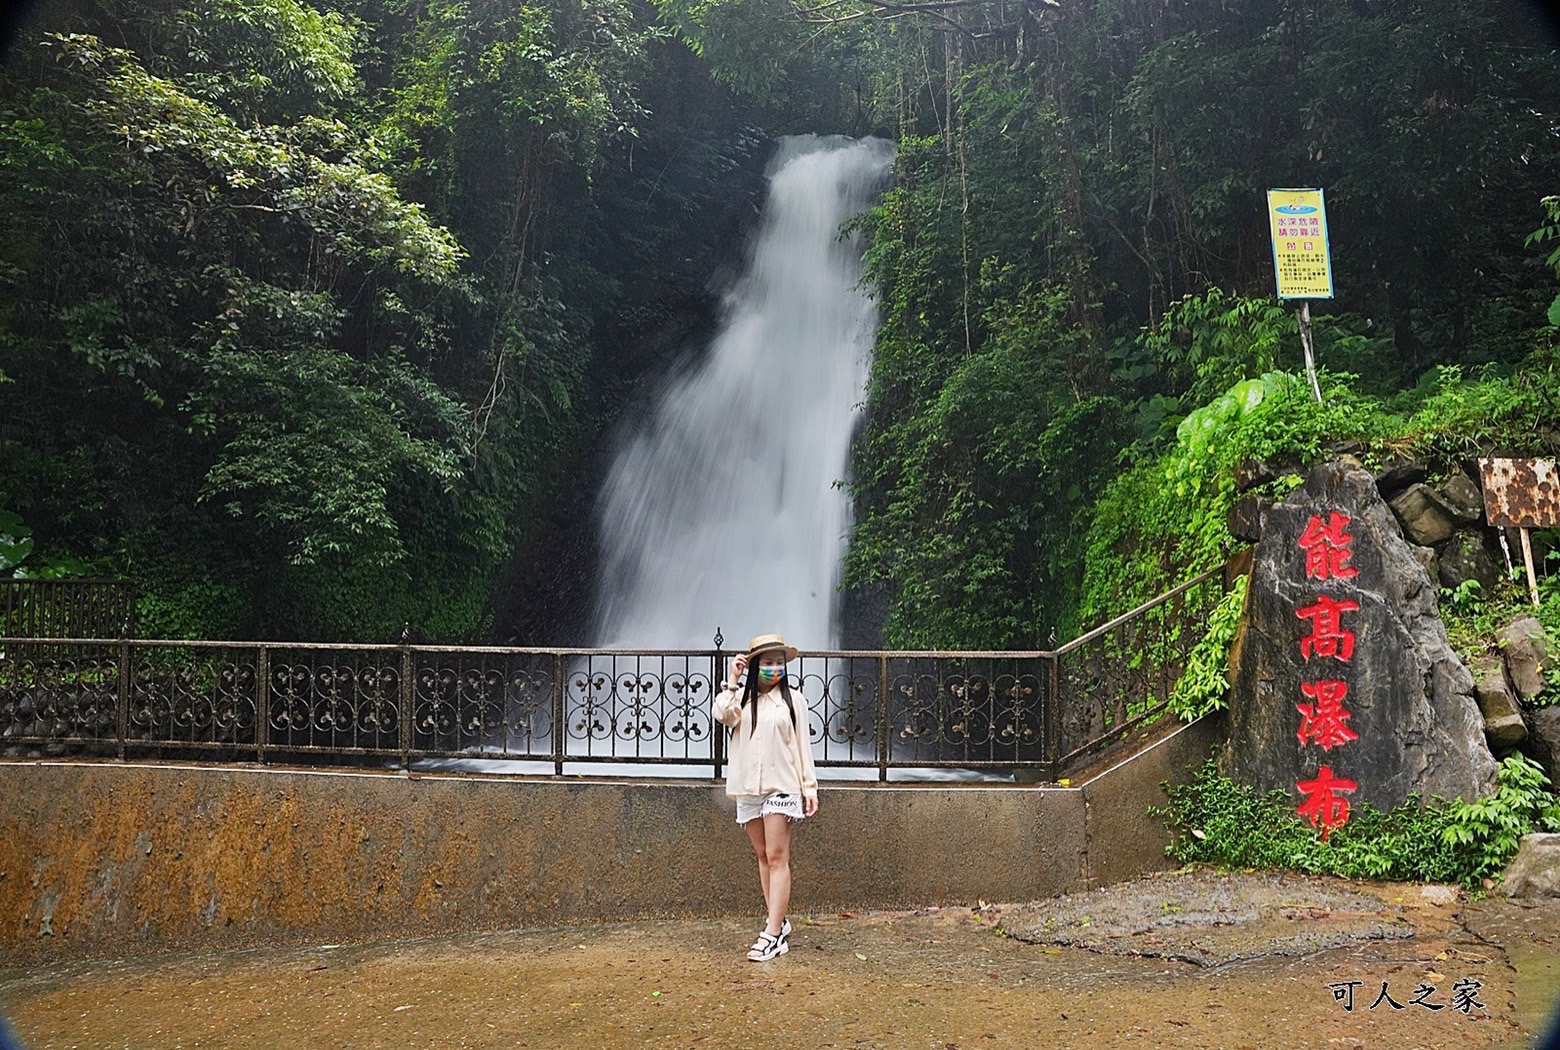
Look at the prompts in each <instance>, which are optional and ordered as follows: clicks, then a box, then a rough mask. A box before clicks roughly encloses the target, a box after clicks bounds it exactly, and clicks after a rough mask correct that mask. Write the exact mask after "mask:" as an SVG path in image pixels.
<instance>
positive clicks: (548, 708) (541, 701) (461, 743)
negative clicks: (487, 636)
mask: <svg viewBox="0 0 1560 1050" xmlns="http://www.w3.org/2000/svg"><path fill="white" fill-rule="evenodd" d="M413 660H414V666H415V668H416V670H415V671H414V673H413V675H412V737H411V749H412V750H413V751H414V752H419V753H423V754H470V753H483V754H490V755H492V756H494V757H497V758H548V757H550V755H551V754H552V748H553V732H554V726H553V707H552V701H553V688H554V685H555V679H556V673H555V666H556V657H555V656H553V655H552V654H551V653H487V652H457V651H440V652H429V651H418V650H413Z"/></svg>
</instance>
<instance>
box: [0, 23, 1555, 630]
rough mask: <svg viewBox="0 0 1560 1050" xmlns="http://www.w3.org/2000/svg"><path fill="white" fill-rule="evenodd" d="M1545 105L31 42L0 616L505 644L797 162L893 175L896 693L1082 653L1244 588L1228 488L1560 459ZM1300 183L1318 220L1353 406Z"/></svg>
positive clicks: (958, 30) (549, 53)
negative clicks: (99, 589)
mask: <svg viewBox="0 0 1560 1050" xmlns="http://www.w3.org/2000/svg"><path fill="white" fill-rule="evenodd" d="M1557 72H1560V59H1557V54H1556V43H1555V39H1554V37H1553V36H1552V35H1550V32H1549V27H1548V26H1547V25H1546V24H1545V23H1544V21H1543V18H1542V15H1541V14H1540V7H1539V6H1538V5H1529V4H1526V3H1523V2H1521V0H1494V2H1474V0H1435V2H1429V0H1422V2H1413V0H1350V2H1346V3H1345V2H1338V0H1237V2H1225V3H1211V2H1191V0H1173V2H1170V3H1166V2H1164V0H933V2H931V3H913V4H912V3H898V2H889V0H791V2H786V0H656V5H655V6H653V7H652V6H649V5H648V4H645V3H635V2H631V0H542V2H537V3H531V4H522V3H517V2H513V0H314V2H313V3H304V2H301V0H209V2H204V3H200V4H185V3H183V2H182V0H59V2H49V3H44V4H42V5H40V6H39V7H38V8H37V10H36V11H35V17H34V18H33V20H32V21H31V22H30V23H28V24H27V25H26V26H25V27H24V29H23V30H22V32H21V33H20V34H19V36H18V39H17V40H16V41H15V42H14V44H13V46H12V47H11V50H10V51H9V53H8V54H7V56H6V59H5V63H4V66H3V67H0V224H3V226H0V406H3V411H0V571H8V570H9V569H12V568H15V569H16V570H17V571H21V572H26V573H31V574H34V575H40V574H74V575H126V576H129V577H131V578H133V579H135V580H136V581H137V582H138V583H139V584H140V585H141V587H142V589H143V593H144V598H143V601H142V619H141V629H142V633H144V634H148V635H162V636H170V635H172V636H178V635H204V636H218V637H220V636H235V635H256V636H262V637H266V636H277V635H285V636H292V637H313V638H361V639H383V638H386V637H390V636H394V635H396V634H398V632H399V630H400V626H401V624H402V623H403V622H409V623H410V624H411V625H412V630H413V632H414V633H415V634H416V635H417V636H418V637H423V638H431V639H457V638H485V637H491V636H492V634H493V633H494V632H495V631H498V632H502V631H504V630H505V629H506V628H508V627H509V626H511V624H510V623H509V622H507V621H506V618H505V615H504V614H503V613H502V612H501V611H499V610H500V606H501V605H502V595H503V594H504V592H505V590H506V588H508V587H510V586H512V584H513V581H515V580H517V579H518V580H525V579H531V578H535V577H536V576H537V574H538V572H539V570H540V567H541V563H542V562H544V561H546V560H548V558H549V557H551V556H552V553H553V552H554V551H555V546H554V545H555V544H556V542H557V541H556V536H557V534H558V533H559V532H561V531H568V530H578V529H579V527H580V518H579V514H577V513H576V514H569V513H561V512H560V510H559V508H562V509H563V511H565V512H567V511H570V510H579V509H580V508H583V507H585V506H588V502H587V501H582V500H581V498H580V495H579V493H578V491H577V489H578V488H579V486H580V485H581V484H582V482H583V481H585V480H587V479H585V478H583V477H582V476H581V459H580V455H581V454H580V451H579V450H580V448H581V447H582V446H583V445H586V444H588V443H589V442H590V441H591V440H593V436H594V435H596V434H598V433H599V432H600V431H601V430H602V428H603V427H605V426H607V425H609V424H610V421H611V418H612V414H613V412H614V411H615V410H616V409H617V408H619V407H621V405H622V403H623V387H624V385H625V384H631V383H632V381H633V378H634V377H635V376H636V375H639V374H641V373H642V372H643V370H644V369H645V368H647V367H648V365H647V364H646V362H645V361H644V360H642V359H641V358H642V357H643V356H644V354H645V353H649V352H650V351H645V350H643V348H644V347H646V346H654V345H655V344H656V340H657V338H658V333H664V332H665V331H666V330H667V329H668V327H675V325H676V324H677V323H678V321H677V318H678V316H680V315H683V314H686V313H687V312H688V311H689V310H691V309H693V305H692V304H695V303H696V301H697V300H699V298H700V297H701V296H702V295H703V294H704V293H703V291H702V288H703V284H702V282H703V280H704V278H705V276H707V267H705V268H704V269H701V266H703V263H701V262H700V261H699V260H700V259H703V258H707V256H708V255H709V253H710V251H711V250H712V249H711V246H712V245H714V244H717V243H718V242H719V241H721V240H722V239H727V238H729V237H730V235H731V230H732V228H733V227H732V225H731V220H730V202H731V201H732V199H734V198H736V197H738V196H739V195H740V194H742V193H750V192H751V184H752V175H753V173H754V172H755V171H758V170H760V169H761V164H762V160H763V155H764V152H765V149H766V144H767V142H768V141H769V140H770V138H771V137H772V136H773V135H775V134H779V133H792V132H805V131H816V132H844V133H848V134H857V135H859V134H878V135H883V136H886V137H890V138H893V139H895V140H896V141H897V142H898V144H899V155H898V160H897V162H896V172H895V174H896V183H895V186H894V188H893V189H892V190H891V191H890V192H889V193H888V195H887V197H886V198H885V199H884V201H883V203H882V205H881V206H880V207H878V208H877V209H876V210H874V211H873V212H872V213H870V214H869V215H867V216H865V217H863V219H862V220H861V224H862V226H863V228H864V229H865V230H866V231H867V232H868V233H869V234H870V243H871V248H870V251H869V257H868V269H869V280H870V282H871V283H872V285H873V286H874V288H875V289H876V291H877V292H878V294H879V296H880V298H881V303H882V311H883V327H882V330H881V332H880V335H879V338H878V341H877V345H876V348H875V357H874V363H873V370H872V378H871V383H870V389H869V392H868V399H867V410H868V412H867V423H866V427H865V431H864V434H863V436H862V439H861V441H860V444H859V448H858V451H857V455H856V463H855V468H854V477H853V478H852V479H851V483H852V485H853V488H854V491H855V493H856V497H857V501H858V508H859V509H858V524H857V527H856V530H855V534H854V535H853V537H852V543H851V548H850V553H849V557H848V564H847V571H848V578H849V583H850V585H851V586H852V587H855V588H858V589H861V590H864V591H869V592H872V593H875V594H877V595H878V596H879V597H880V598H881V599H882V603H883V604H884V606H885V607H886V608H887V610H888V614H887V616H888V619H887V623H886V624H885V626H884V636H885V641H886V642H887V643H888V644H891V645H895V646H908V647H920V646H927V647H940V648H941V647H947V648H951V647H966V646H967V647H973V648H980V649H992V648H1004V647H1010V646H1016V647H1028V646H1032V645H1035V644H1037V643H1041V642H1043V641H1044V639H1045V637H1046V636H1047V634H1048V633H1049V632H1050V631H1051V630H1053V629H1055V630H1057V631H1059V632H1060V634H1061V635H1062V636H1063V637H1066V636H1067V635H1068V634H1070V633H1072V632H1073V631H1075V630H1076V629H1077V628H1078V627H1079V626H1080V625H1086V624H1087V623H1089V622H1091V621H1093V620H1095V619H1097V618H1098V617H1100V616H1102V615H1105V614H1108V613H1110V612H1113V611H1117V610H1119V609H1120V608H1122V607H1124V603H1127V602H1130V601H1132V600H1133V599H1135V598H1138V597H1142V596H1146V595H1149V594H1152V593H1155V592H1157V591H1159V590H1161V589H1163V587H1164V585H1165V584H1167V583H1169V582H1173V581H1174V580H1175V579H1176V578H1178V577H1180V576H1183V575H1185V574H1188V573H1190V572H1193V571H1195V570H1197V569H1201V568H1203V567H1206V566H1207V565H1209V564H1212V563H1213V562H1215V561H1216V560H1217V558H1218V557H1219V554H1220V550H1221V548H1222V545H1223V544H1224V543H1225V542H1226V541H1227V540H1228V533H1227V530H1226V527H1225V514H1226V511H1227V509H1228V506H1229V503H1230V500H1231V498H1232V477H1231V471H1232V468H1233V466H1234V464H1235V463H1236V462H1238V461H1239V460H1241V459H1244V458H1249V457H1277V458H1282V457H1290V458H1293V459H1298V460H1301V461H1308V460H1311V459H1315V458H1317V457H1319V456H1322V455H1325V454H1327V453H1328V452H1329V451H1330V450H1333V449H1336V448H1338V447H1340V443H1347V447H1349V448H1351V449H1352V450H1353V451H1355V452H1356V454H1359V455H1361V456H1363V457H1366V458H1367V459H1369V458H1381V457H1385V456H1388V455H1417V456H1420V457H1423V458H1425V459H1426V460H1428V461H1430V462H1431V463H1432V464H1433V465H1434V466H1436V467H1437V468H1441V469H1444V468H1447V467H1450V466H1452V465H1454V464H1455V463H1456V462H1457V461H1458V460H1459V459H1461V458H1463V457H1466V456H1468V455H1470V454H1473V453H1474V452H1476V451H1477V450H1481V449H1491V448H1499V449H1502V450H1507V451H1519V452H1528V453H1535V454H1537V453H1547V454H1553V453H1555V452H1556V451H1560V349H1557V339H1560V307H1557V306H1556V305H1554V304H1556V303H1557V302H1560V299H1557V292H1560V254H1557V253H1555V249H1556V248H1557V247H1560V205H1557V204H1556V202H1555V201H1554V200H1553V199H1552V197H1551V195H1554V194H1560V76H1557ZM1273 186H1322V187H1324V188H1325V189H1326V193H1327V204H1328V212H1329V220H1330V224H1331V226H1332V230H1333V246H1332V252H1333V263H1334V269H1335V274H1336V284H1337V288H1338V296H1337V298H1336V299H1334V300H1332V301H1331V302H1329V303H1325V304H1323V303H1318V304H1316V305H1317V309H1318V311H1320V313H1321V316H1319V317H1318V319H1317V322H1316V337H1317V345H1318V354H1319V357H1320V360H1321V362H1322V364H1323V366H1324V368H1325V372H1324V375H1323V385H1324V388H1325V393H1326V398H1325V400H1324V402H1323V403H1322V404H1320V405H1318V404H1316V403H1315V402H1314V401H1312V400H1310V398H1309V396H1308V394H1307V393H1306V390H1305V388H1304V386H1303V384H1302V383H1301V382H1300V381H1299V380H1297V379H1296V377H1295V376H1294V371H1295V370H1296V368H1297V367H1298V362H1299V344H1298V337H1297V332H1296V323H1295V320H1294V317H1293V314H1292V312H1291V311H1290V310H1288V309H1287V308H1285V307H1283V306H1281V305H1280V304H1279V303H1278V302H1277V301H1276V300H1275V299H1274V298H1273V295H1272V260H1271V255H1270V252H1269V248H1268V240H1267V229H1266V225H1265V218H1264V208H1263V193H1264V191H1265V190H1266V189H1267V188H1268V187H1273ZM1546 198H1550V199H1549V201H1548V203H1547V205H1546V203H1545V199H1546ZM723 209H725V210H723ZM690 260H692V261H690ZM8 537H9V541H8V539H7V538H8ZM576 597H578V595H577V594H576ZM527 640H529V639H527Z"/></svg>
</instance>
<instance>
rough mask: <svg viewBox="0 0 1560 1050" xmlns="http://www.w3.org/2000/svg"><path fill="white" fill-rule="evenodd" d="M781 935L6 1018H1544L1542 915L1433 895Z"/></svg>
mask: <svg viewBox="0 0 1560 1050" xmlns="http://www.w3.org/2000/svg"><path fill="white" fill-rule="evenodd" d="M795 918H796V926H797V928H796V932H795V934H794V935H793V937H792V949H791V952H790V953H789V954H788V955H786V956H783V957H782V958H780V959H777V960H775V961H773V962H769V963H763V964H753V963H749V962H747V961H746V960H745V959H743V957H742V953H743V951H744V950H745V948H746V946H747V944H748V943H749V942H750V941H751V940H752V937H753V934H754V933H755V932H756V931H757V929H758V925H757V922H758V920H757V919H756V917H755V918H752V919H741V920H738V919H732V918H721V919H701V920H692V921H668V922H648V923H639V924H616V925H610V926H588V927H567V928H553V929H533V930H522V931H513V932H505V933H486V934H469V935H461V936H451V937H439V938H425V939H418V940H401V941H387V942H378V943H372V944H359V945H350V946H335V947H332V946H319V947H314V948H304V949H275V950H259V951H241V952H226V953H221V954H208V955H183V956H165V957H159V958H153V959H138V960H123V961H102V962H92V963H75V964H69V965H60V966H54V967H33V968H31V969H28V970H17V969H0V1010H3V1011H4V1012H5V1013H6V1014H7V1015H8V1016H10V1017H11V1019H12V1021H13V1023H14V1025H15V1027H16V1030H17V1033H18V1035H20V1036H21V1038H22V1039H23V1041H24V1042H25V1044H26V1045H27V1046H28V1047H30V1048H33V1050H47V1048H67V1047H82V1048H88V1047H90V1048H107V1047H114V1048H121V1047H127V1048H136V1050H140V1048H147V1050H181V1048H197V1047H200V1048H224V1050H226V1048H255V1050H259V1048H268V1050H269V1048H289V1050H291V1048H315V1047H319V1048H325V1047H351V1048H360V1047H361V1048H378V1047H385V1048H391V1047H394V1048H397V1050H404V1048H430V1050H431V1048H445V1047H451V1048H456V1047H472V1048H478V1047H480V1048H505V1050H508V1048H514V1047H528V1048H553V1047H557V1048H564V1047H568V1048H578V1047H603V1048H613V1050H615V1048H626V1047H678V1048H698V1050H705V1048H715V1047H720V1048H725V1047H731V1048H735V1047H766V1046H774V1047H785V1048H787V1050H790V1048H802V1047H839V1048H901V1047H903V1048H917V1050H919V1048H927V1050H981V1048H986V1047H1024V1048H1030V1047H1034V1048H1038V1047H1048V1048H1049V1047H1057V1048H1080V1050H1081V1048H1093V1047H1119V1046H1134V1045H1137V1046H1145V1047H1148V1046H1153V1047H1186V1048H1192V1047H1197V1048H1204V1047H1208V1048H1215V1047H1223V1048H1230V1050H1237V1048H1248V1047H1249V1048H1268V1047H1290V1048H1303V1047H1316V1048H1319V1050H1320V1048H1327V1050H1335V1048H1342V1050H1354V1048H1374V1047H1392V1048H1405V1050H1406V1048H1412V1047H1423V1048H1427V1050H1428V1048H1437V1050H1439V1048H1444V1047H1521V1046H1530V1045H1532V1043H1533V1040H1534V1038H1535V1035H1536V1034H1537V1033H1538V1032H1539V1031H1541V1030H1543V1029H1544V1028H1545V1027H1546V1023H1547V1015H1548V1012H1549V1011H1550V1010H1551V1009H1553V1008H1555V1006H1556V1004H1557V999H1560V902H1556V901H1549V902H1544V903H1541V904H1531V903H1528V904H1525V903H1521V902H1510V901H1505V900H1501V899H1496V898H1491V899H1487V900H1483V901H1474V902H1470V901H1468V900H1467V899H1466V896H1465V895H1462V894H1459V893H1457V892H1456V891H1453V890H1449V889H1446V888H1443V887H1429V888H1425V887H1420V886H1413V885H1403V884H1372V883H1350V882H1343V881H1341V880H1334V879H1300V878H1298V877H1287V876H1286V877H1279V876H1266V875H1238V876H1226V875H1222V874H1220V873H1215V872H1180V873H1172V874H1163V875H1159V876H1155V877H1152V878H1148V879H1144V880H1139V881H1137V882H1133V883H1128V884H1125V885H1123V886H1120V887H1114V888H1112V889H1110V890H1108V891H1095V892H1093V893H1091V894H1079V895H1074V896H1073V897H1070V898H1061V899H1059V900H1057V901H1053V902H1040V903H1037V904H1033V905H1024V906H1016V905H1008V906H995V905H989V904H981V903H980V902H975V903H974V904H973V905H972V906H971V907H968V908H949V909H938V910H934V909H927V910H922V911H916V912H899V913H865V914H857V913H838V914H835V913H829V914H815V915H810V916H807V915H801V914H798V915H796V916H795ZM1085 920H1087V921H1085ZM1352 982H1358V983H1357V984H1356V983H1352ZM1473 982H1477V985H1476V986H1475V985H1474V983H1473ZM1383 984H1385V985H1386V992H1387V995H1389V996H1390V997H1391V999H1392V1000H1394V1001H1395V1002H1397V1003H1398V1004H1400V1005H1401V1008H1394V1007H1393V1006H1392V1005H1391V1004H1390V1003H1389V1002H1387V1001H1386V999H1384V998H1382V997H1381V992H1382V988H1383ZM1426 987H1433V988H1434V992H1433V993H1431V992H1426V991H1424V989H1425V988H1426ZM1454 987H1456V988H1460V989H1461V990H1462V994H1461V998H1460V997H1459V993H1458V992H1457V991H1454ZM1345 993H1352V997H1353V1003H1352V1005H1353V1009H1352V1010H1349V1009H1346V1005H1347V1003H1346V995H1345ZM1416 998H1417V999H1419V1000H1420V1002H1415V1001H1414V1000H1415V999H1416ZM1436 1004H1440V1005H1441V1007H1442V1008H1441V1009H1433V1008H1432V1007H1433V1006H1434V1005H1436Z"/></svg>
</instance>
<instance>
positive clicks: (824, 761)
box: [787, 654, 883, 766]
mask: <svg viewBox="0 0 1560 1050" xmlns="http://www.w3.org/2000/svg"><path fill="white" fill-rule="evenodd" d="M793 666H794V668H795V670H794V671H791V672H790V673H789V674H788V675H787V680H788V681H789V682H790V684H791V685H792V686H793V687H794V688H796V689H799V690H800V691H801V693H802V694H803V695H804V696H805V697H806V698H807V708H808V728H807V735H808V739H809V740H810V741H811V742H812V749H813V758H814V759H815V760H816V762H817V764H818V765H819V766H852V765H875V764H876V763H877V749H878V716H879V710H880V706H881V700H882V690H881V687H880V686H881V681H882V669H883V661H882V659H881V658H880V657H876V656H852V655H848V654H847V655H828V656H802V657H799V658H798V659H797V661H796V663H795V664H794V665H793Z"/></svg>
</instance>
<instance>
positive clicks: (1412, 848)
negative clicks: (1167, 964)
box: [1154, 755, 1560, 888]
mask: <svg viewBox="0 0 1560 1050" xmlns="http://www.w3.org/2000/svg"><path fill="white" fill-rule="evenodd" d="M1498 777H1499V779H1498V786H1497V790H1496V792H1495V794H1494V795H1492V796H1490V797H1489V798H1488V799H1482V800H1479V801H1476V802H1450V803H1449V802H1446V801H1444V800H1441V799H1430V800H1428V801H1423V802H1422V800H1420V799H1418V798H1410V799H1409V800H1408V801H1406V802H1404V803H1403V804H1402V805H1401V806H1398V807H1397V808H1395V809H1393V810H1392V811H1391V812H1390V813H1382V812H1380V811H1379V810H1377V809H1375V808H1374V807H1372V806H1370V805H1369V804H1368V803H1361V804H1357V805H1354V806H1352V807H1351V808H1350V814H1349V821H1348V823H1347V824H1344V825H1343V826H1341V827H1338V828H1335V829H1333V831H1332V833H1331V834H1330V835H1329V836H1328V839H1327V841H1326V842H1323V841H1322V839H1321V836H1320V835H1319V834H1318V833H1317V831H1316V829H1315V828H1313V827H1311V825H1310V824H1309V823H1307V822H1305V821H1303V820H1301V819H1300V818H1299V817H1298V816H1297V815H1296V814H1295V810H1294V804H1293V801H1292V800H1291V799H1290V798H1289V797H1288V795H1287V793H1286V792H1284V791H1282V790H1274V791H1271V792H1268V793H1267V794H1265V795H1259V794H1257V793H1256V792H1254V791H1252V790H1251V789H1250V788H1248V787H1245V786H1244V785H1240V784H1236V783H1235V782H1233V781H1231V780H1229V779H1228V778H1227V777H1224V776H1223V775H1221V774H1220V773H1219V770H1218V767H1217V765H1216V764H1215V763H1214V762H1213V761H1212V760H1209V761H1208V762H1206V763H1205V764H1204V765H1203V766H1202V767H1201V768H1200V769H1198V771H1197V772H1196V774H1195V775H1194V776H1193V778H1192V779H1191V780H1190V781H1188V782H1187V783H1185V784H1182V785H1178V786H1176V787H1172V788H1169V799H1170V802H1169V805H1168V806H1167V807H1164V808H1163V809H1156V810H1155V811H1154V812H1155V814H1156V815H1157V816H1160V817H1162V818H1164V819H1165V820H1166V822H1167V824H1168V825H1169V827H1170V829H1171V831H1172V833H1173V834H1174V835H1175V839H1174V841H1173V842H1172V843H1171V844H1170V846H1169V847H1167V848H1166V853H1167V855H1169V856H1171V857H1173V858H1175V859H1176V860H1178V861H1180V862H1182V863H1206V864H1215V865H1219V866H1221V867H1228V868H1284V869H1289V870H1292V871H1299V872H1303V873H1305V874H1310V875H1339V876H1342V877H1345V878H1368V879H1396V880H1404V881H1424V882H1456V883H1460V884H1462V885H1464V886H1467V887H1469V888H1477V887H1478V886H1479V885H1480V884H1481V880H1483V879H1484V878H1486V877H1489V876H1493V875H1495V874H1498V873H1499V872H1500V870H1501V869H1502V868H1504V867H1505V866H1506V864H1507V863H1509V862H1510V860H1511V858H1512V856H1513V855H1515V853H1516V849H1517V839H1518V838H1519V837H1520V836H1521V835H1523V834H1526V833H1528V832H1531V831H1534V830H1540V829H1545V828H1560V800H1557V799H1556V796H1555V795H1554V794H1552V793H1551V792H1549V791H1547V790H1546V789H1545V785H1546V781H1545V779H1544V776H1543V773H1542V771H1541V770H1539V769H1538V767H1537V766H1535V765H1534V764H1533V763H1531V762H1530V761H1528V760H1527V759H1525V758H1523V757H1521V756H1520V755H1512V756H1510V757H1508V758H1507V759H1505V760H1504V761H1503V762H1502V763H1501V764H1500V769H1499V774H1498Z"/></svg>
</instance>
